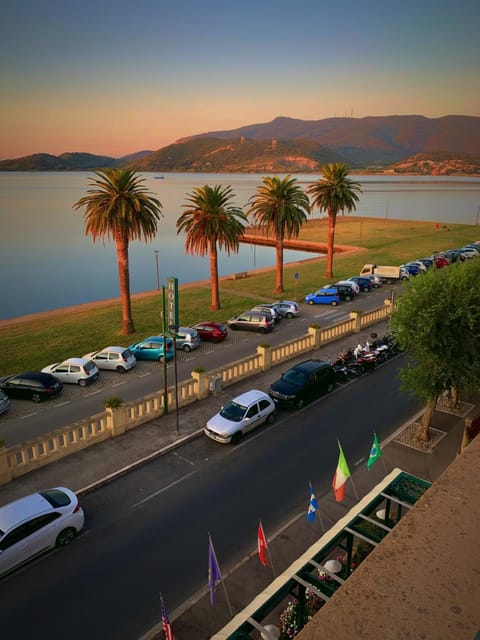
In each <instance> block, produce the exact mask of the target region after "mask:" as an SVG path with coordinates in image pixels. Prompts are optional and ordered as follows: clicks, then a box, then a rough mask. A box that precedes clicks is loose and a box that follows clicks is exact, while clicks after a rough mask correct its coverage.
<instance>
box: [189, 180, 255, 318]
mask: <svg viewBox="0 0 480 640" xmlns="http://www.w3.org/2000/svg"><path fill="white" fill-rule="evenodd" d="M234 197H235V195H234V194H233V193H232V188H231V187H222V186H221V185H216V186H215V187H210V186H209V185H208V184H206V185H204V186H203V187H195V189H194V190H193V193H190V194H187V196H186V200H187V202H188V204H185V205H183V206H184V207H185V211H184V212H183V213H182V214H181V216H180V217H179V218H178V220H177V235H178V234H179V233H180V232H181V231H184V232H185V234H186V238H185V251H186V252H187V253H190V254H196V255H199V256H204V255H206V254H207V253H208V254H210V278H211V283H212V303H211V305H210V309H212V310H218V309H220V296H219V291H218V255H217V248H218V247H219V248H220V249H224V250H225V251H226V253H227V255H230V253H231V252H232V251H234V252H235V253H237V252H238V248H239V245H240V242H239V238H240V237H241V236H242V235H243V233H244V224H243V223H244V222H247V218H246V217H245V214H244V213H243V211H242V210H241V209H240V208H238V207H234V206H233V205H232V204H231V200H232V199H233V198H234Z"/></svg>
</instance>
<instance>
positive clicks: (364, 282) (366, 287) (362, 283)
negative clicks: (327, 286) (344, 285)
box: [346, 276, 373, 291]
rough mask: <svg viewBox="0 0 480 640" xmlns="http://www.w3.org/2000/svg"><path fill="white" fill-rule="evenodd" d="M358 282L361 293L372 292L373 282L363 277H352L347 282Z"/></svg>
mask: <svg viewBox="0 0 480 640" xmlns="http://www.w3.org/2000/svg"><path fill="white" fill-rule="evenodd" d="M349 280H350V282H356V283H357V284H358V286H359V287H360V291H371V290H372V287H373V285H372V281H371V280H369V279H368V278H364V277H362V276H352V277H351V278H347V280H346V281H347V282H348V281H349Z"/></svg>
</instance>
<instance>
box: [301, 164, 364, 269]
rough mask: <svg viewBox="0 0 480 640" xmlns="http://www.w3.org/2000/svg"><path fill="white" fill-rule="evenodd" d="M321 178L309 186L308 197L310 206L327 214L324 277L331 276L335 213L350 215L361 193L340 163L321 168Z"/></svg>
mask: <svg viewBox="0 0 480 640" xmlns="http://www.w3.org/2000/svg"><path fill="white" fill-rule="evenodd" d="M322 174H323V177H322V178H320V179H319V180H317V182H314V183H313V184H311V185H310V186H309V187H308V189H307V193H308V195H310V196H312V206H313V207H318V208H319V209H320V211H326V212H327V214H328V239H327V271H326V274H325V275H326V277H327V278H331V277H332V276H333V249H334V239H335V224H336V222H337V213H338V212H341V213H344V212H345V211H346V212H347V213H351V212H352V211H355V209H356V206H355V205H356V203H357V202H358V201H359V197H358V195H357V192H358V193H361V192H362V190H361V189H360V185H359V183H358V182H354V181H353V180H350V178H348V177H347V176H348V167H347V165H346V164H343V163H342V162H331V163H329V164H327V165H326V166H324V167H322Z"/></svg>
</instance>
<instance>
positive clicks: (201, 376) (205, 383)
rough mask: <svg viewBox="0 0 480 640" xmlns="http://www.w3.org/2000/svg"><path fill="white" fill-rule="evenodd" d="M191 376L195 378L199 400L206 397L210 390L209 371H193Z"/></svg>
mask: <svg viewBox="0 0 480 640" xmlns="http://www.w3.org/2000/svg"><path fill="white" fill-rule="evenodd" d="M191 376H192V378H193V379H194V380H195V393H196V396H197V400H202V399H203V398H206V397H207V396H208V392H209V390H210V386H209V375H208V372H207V371H192V373H191Z"/></svg>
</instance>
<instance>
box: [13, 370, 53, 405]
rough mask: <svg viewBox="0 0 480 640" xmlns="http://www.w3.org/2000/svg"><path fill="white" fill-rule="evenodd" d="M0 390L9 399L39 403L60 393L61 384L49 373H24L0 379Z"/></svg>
mask: <svg viewBox="0 0 480 640" xmlns="http://www.w3.org/2000/svg"><path fill="white" fill-rule="evenodd" d="M0 389H2V391H4V392H5V393H6V394H7V395H8V396H9V397H10V398H24V399H27V400H33V401H34V402H41V401H42V400H47V399H48V398H51V397H52V396H55V395H57V393H60V391H61V390H62V389H63V384H62V383H61V382H60V380H57V378H55V377H54V376H52V375H51V374H50V373H42V372H41V371H24V372H23V373H18V374H17V375H14V376H4V377H3V378H0Z"/></svg>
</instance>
